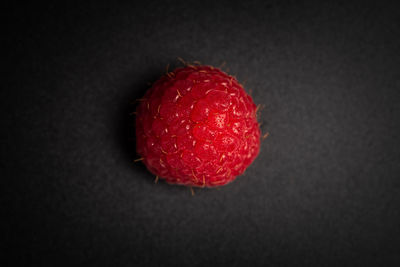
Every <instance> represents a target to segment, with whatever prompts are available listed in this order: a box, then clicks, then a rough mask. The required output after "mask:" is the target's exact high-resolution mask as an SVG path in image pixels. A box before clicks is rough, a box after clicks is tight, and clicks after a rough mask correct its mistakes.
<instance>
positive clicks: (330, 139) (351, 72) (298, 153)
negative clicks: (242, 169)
mask: <svg viewBox="0 0 400 267" xmlns="http://www.w3.org/2000/svg"><path fill="white" fill-rule="evenodd" d="M343 3H345V4H340V3H337V4H320V3H319V2H317V1H316V2H314V3H309V4H300V3H297V2H296V1H292V3H290V2H284V3H283V2H280V1H260V2H257V3H247V2H246V1H243V2H241V3H240V4H222V3H221V4H219V3H217V1H214V2H211V3H205V2H204V1H196V2H193V3H190V2H189V1H185V2H184V3H183V4H173V3H164V4H162V5H160V4H156V3H151V2H150V1H146V2H145V3H141V5H140V6H139V5H137V4H136V5H135V4H128V3H121V4H114V5H110V6H108V5H101V4H96V5H90V4H81V5H75V6H74V5H62V4H57V5H54V4H53V5H47V6H37V4H30V5H21V6H14V7H10V8H8V9H6V10H5V11H6V13H7V16H6V17H5V19H6V25H7V26H8V30H7V32H6V33H5V36H4V35H3V39H4V41H3V44H5V45H6V50H3V51H5V52H6V57H5V58H6V60H7V64H6V66H7V69H8V71H7V73H6V74H5V75H4V76H5V77H3V78H4V80H5V83H3V89H2V90H1V100H2V102H3V104H2V108H3V112H2V115H3V116H5V118H3V119H2V137H1V152H2V161H1V162H2V163H1V166H2V179H1V184H2V191H3V193H2V194H1V205H2V208H3V210H4V211H3V214H4V215H5V216H2V217H3V220H4V218H5V225H4V226H3V227H2V230H3V231H4V232H5V234H3V237H2V238H1V240H2V241H1V242H2V243H3V245H4V247H5V250H3V251H5V253H7V254H9V255H10V253H11V252H14V253H15V252H16V255H15V256H14V257H13V258H12V259H13V260H14V261H17V262H22V263H25V265H26V266H28V265H29V264H32V265H35V266H60V265H66V266H74V265H85V266H102V265H105V266H169V265H171V266H173V265H177V266H184V265H186V266H214V265H215V266H217V265H225V266H261V265H262V266H265V265H279V266H281V265H309V266H313V265H314V266H324V265H333V266H343V265H347V266H367V265H370V266H395V265H398V264H399V263H400V257H399V254H398V248H399V246H400V238H399V235H400V230H399V229H400V228H399V223H400V216H399V215H400V214H399V202H400V199H399V189H400V180H399V173H400V152H399V151H400V150H399V149H400V139H399V132H398V130H399V116H400V108H399V100H400V88H399V87H400V78H399V77H400V55H399V48H400V38H399V35H400V32H399V28H400V23H399V15H400V14H399V13H400V12H399V8H398V7H397V6H396V5H395V4H387V2H385V4H383V3H382V4H366V3H365V2H364V1H360V4H352V3H348V2H343ZM177 56H180V57H182V58H184V59H186V60H199V61H201V62H202V63H205V64H211V65H220V64H221V63H222V62H223V61H226V62H227V65H226V66H227V67H228V68H229V69H230V71H229V72H230V73H231V74H235V75H237V77H238V79H239V81H241V82H246V83H245V87H246V88H247V89H252V95H253V97H254V99H255V102H256V103H260V104H264V105H265V109H264V110H263V123H264V124H263V126H262V130H263V131H264V132H265V131H268V132H269V133H270V136H269V137H268V138H267V140H266V141H265V142H264V143H263V144H262V148H261V153H260V155H259V157H258V158H257V159H256V161H255V162H254V164H253V165H252V166H251V167H250V168H249V169H248V170H247V171H246V175H245V176H243V177H240V178H238V179H237V180H236V181H235V182H233V183H231V184H229V185H228V186H226V187H223V188H221V189H219V190H215V189H214V190H207V189H205V190H196V195H195V196H194V197H192V196H191V194H190V191H189V190H188V189H187V188H183V187H176V186H169V185H167V184H164V183H159V184H157V185H155V184H154V183H153V179H154V177H153V176H152V175H151V174H150V173H149V172H147V171H146V170H145V168H144V167H143V166H142V165H140V164H136V165H135V164H133V163H132V160H133V159H134V158H135V153H134V148H133V145H132V140H130V137H132V135H133V133H134V129H133V122H132V118H131V117H130V116H129V115H128V113H129V112H130V111H132V105H130V102H131V101H132V100H134V99H136V98H139V97H141V96H142V95H143V94H144V91H145V90H146V88H147V86H146V83H147V82H150V81H154V80H155V79H156V78H157V77H158V76H159V75H160V73H162V72H163V71H164V69H165V66H166V65H167V63H170V64H172V65H173V66H177V65H178V63H177V61H176V60H175V59H176V57H177ZM3 266H4V265H3Z"/></svg>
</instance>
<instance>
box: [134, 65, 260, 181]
mask: <svg viewBox="0 0 400 267" xmlns="http://www.w3.org/2000/svg"><path fill="white" fill-rule="evenodd" d="M136 140H137V152H138V154H139V155H140V156H141V157H142V158H143V163H144V164H145V165H146V166H147V168H148V169H149V170H150V171H151V172H152V173H154V174H155V175H157V176H159V177H160V178H163V179H165V180H166V181H167V182H168V183H172V184H181V185H187V186H200V187H202V186H207V187H214V186H220V185H224V184H226V183H228V182H231V181H232V180H234V179H235V177H236V176H238V175H240V174H242V173H243V172H244V171H245V169H246V168H247V167H248V166H249V165H250V164H251V163H252V162H253V160H254V159H255V158H256V156H257V155H258V152H259V149H260V128H259V126H258V123H257V119H256V105H255V104H254V103H253V100H252V98H251V97H250V96H249V95H247V94H246V92H245V91H244V89H243V87H242V86H241V85H240V84H239V83H238V82H237V80H236V79H235V78H233V77H232V76H229V75H227V74H226V73H224V72H222V71H221V70H219V69H216V68H213V67H211V66H188V67H185V68H178V69H176V70H174V71H173V72H170V73H168V74H167V75H164V76H162V77H161V78H160V79H159V80H158V81H156V82H155V83H154V84H153V86H152V87H151V88H150V89H149V90H148V91H147V92H146V94H145V96H144V98H143V99H142V101H141V103H140V105H139V106H138V108H137V114H136Z"/></svg>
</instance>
